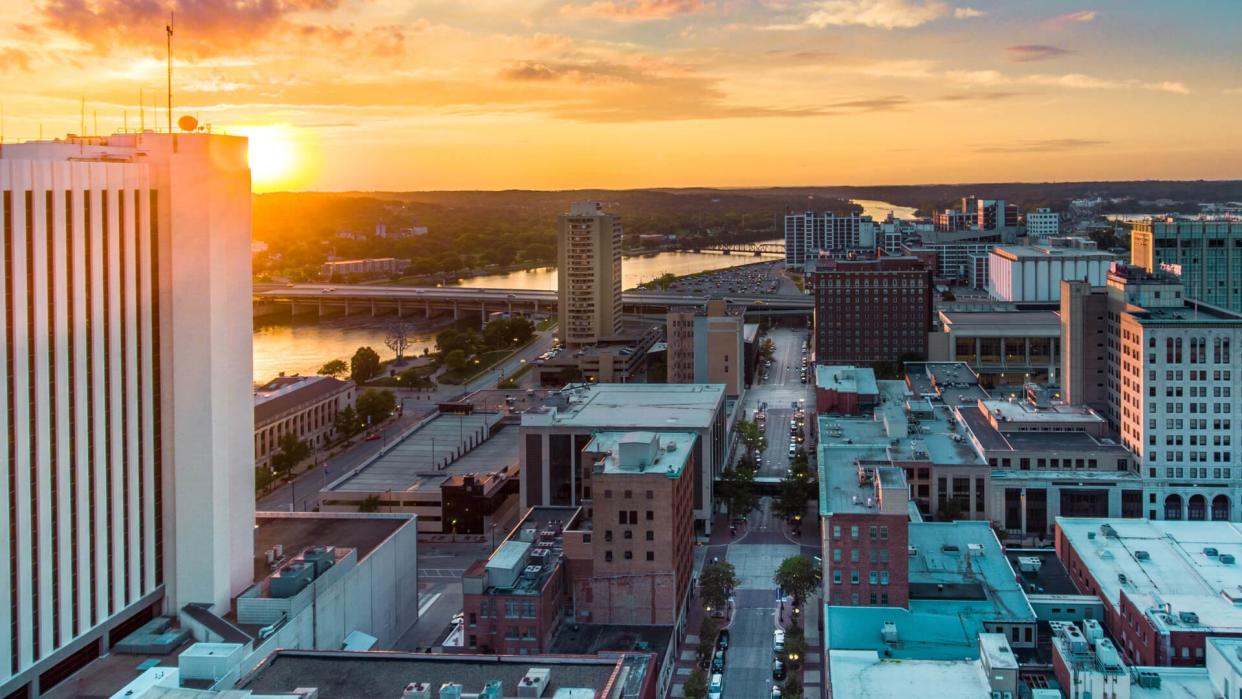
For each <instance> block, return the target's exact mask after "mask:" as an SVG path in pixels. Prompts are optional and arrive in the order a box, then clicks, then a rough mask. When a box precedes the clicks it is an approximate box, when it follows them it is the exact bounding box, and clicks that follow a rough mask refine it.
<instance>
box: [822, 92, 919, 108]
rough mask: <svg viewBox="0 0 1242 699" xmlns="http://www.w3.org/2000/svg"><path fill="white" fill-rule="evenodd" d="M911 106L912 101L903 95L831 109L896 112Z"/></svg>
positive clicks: (873, 99) (848, 102)
mask: <svg viewBox="0 0 1242 699" xmlns="http://www.w3.org/2000/svg"><path fill="white" fill-rule="evenodd" d="M909 104H910V99H909V98H907V97H902V96H901V95H894V96H891V97H875V98H871V99H857V100H848V101H845V102H837V103H835V104H832V105H829V108H830V109H834V110H835V109H844V110H848V111H854V112H895V111H898V110H900V109H902V108H903V107H905V106H907V105H909Z"/></svg>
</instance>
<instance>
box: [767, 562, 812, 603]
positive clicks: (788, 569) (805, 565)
mask: <svg viewBox="0 0 1242 699" xmlns="http://www.w3.org/2000/svg"><path fill="white" fill-rule="evenodd" d="M819 579H820V570H819V567H818V566H816V565H815V563H814V562H813V561H812V560H811V559H809V558H807V557H806V556H800V555H799V556H790V557H789V558H786V559H785V560H783V561H781V565H780V567H778V568H777V569H776V573H774V574H773V575H772V582H774V583H776V584H777V585H779V586H780V588H781V589H782V590H784V591H785V592H788V593H789V594H790V595H792V596H793V601H794V606H795V607H801V606H802V603H803V602H805V601H806V598H807V596H808V595H810V594H811V593H812V592H814V591H815V589H816V587H818V586H819Z"/></svg>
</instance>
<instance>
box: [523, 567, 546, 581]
mask: <svg viewBox="0 0 1242 699" xmlns="http://www.w3.org/2000/svg"><path fill="white" fill-rule="evenodd" d="M541 570H543V566H539V565H528V566H526V567H525V568H523V569H522V575H525V576H527V577H530V578H533V577H535V576H536V575H539V571H541Z"/></svg>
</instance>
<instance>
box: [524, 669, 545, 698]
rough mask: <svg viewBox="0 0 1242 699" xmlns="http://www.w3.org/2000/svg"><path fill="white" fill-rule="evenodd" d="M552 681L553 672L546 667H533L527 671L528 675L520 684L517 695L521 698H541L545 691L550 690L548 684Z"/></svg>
mask: <svg viewBox="0 0 1242 699" xmlns="http://www.w3.org/2000/svg"><path fill="white" fill-rule="evenodd" d="M551 679H552V671H551V670H550V669H548V668H546V667H532V668H531V669H529V670H527V671H526V675H525V676H524V677H523V678H522V681H521V682H518V691H517V695H518V696H519V697H541V696H543V692H544V690H546V689H547V688H548V682H549V681H550V680H551Z"/></svg>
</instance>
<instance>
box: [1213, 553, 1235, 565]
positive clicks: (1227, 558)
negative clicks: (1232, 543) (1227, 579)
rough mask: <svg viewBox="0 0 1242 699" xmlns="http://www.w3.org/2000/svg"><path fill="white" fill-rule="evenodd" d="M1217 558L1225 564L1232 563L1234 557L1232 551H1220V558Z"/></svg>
mask: <svg viewBox="0 0 1242 699" xmlns="http://www.w3.org/2000/svg"><path fill="white" fill-rule="evenodd" d="M1217 560H1218V561H1220V562H1221V563H1224V564H1225V565H1233V562H1234V557H1233V554H1232V553H1222V554H1221V555H1220V558H1218V559H1217Z"/></svg>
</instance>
